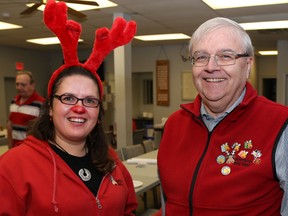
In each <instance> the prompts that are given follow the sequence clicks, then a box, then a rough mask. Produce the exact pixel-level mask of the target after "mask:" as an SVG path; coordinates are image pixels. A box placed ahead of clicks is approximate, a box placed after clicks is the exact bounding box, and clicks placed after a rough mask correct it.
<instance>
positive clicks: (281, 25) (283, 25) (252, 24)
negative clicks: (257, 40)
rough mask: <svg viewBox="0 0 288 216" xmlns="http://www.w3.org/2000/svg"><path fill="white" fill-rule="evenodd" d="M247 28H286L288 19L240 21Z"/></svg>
mask: <svg viewBox="0 0 288 216" xmlns="http://www.w3.org/2000/svg"><path fill="white" fill-rule="evenodd" d="M239 24H240V25H241V26H242V27H243V28H244V29H245V30H260V29H285V28H288V20H280V21H267V22H250V23H239Z"/></svg>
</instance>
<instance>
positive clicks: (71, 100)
mask: <svg viewBox="0 0 288 216" xmlns="http://www.w3.org/2000/svg"><path fill="white" fill-rule="evenodd" d="M53 97H55V98H57V99H58V100H59V101H60V102H61V103H63V104H67V105H75V104H77V103H78V101H79V100H80V101H82V104H83V106H85V107H91V108H97V107H98V106H99V104H100V103H101V101H100V100H99V99H98V98H94V97H86V98H77V97H75V96H74V95H69V94H62V95H54V96H53Z"/></svg>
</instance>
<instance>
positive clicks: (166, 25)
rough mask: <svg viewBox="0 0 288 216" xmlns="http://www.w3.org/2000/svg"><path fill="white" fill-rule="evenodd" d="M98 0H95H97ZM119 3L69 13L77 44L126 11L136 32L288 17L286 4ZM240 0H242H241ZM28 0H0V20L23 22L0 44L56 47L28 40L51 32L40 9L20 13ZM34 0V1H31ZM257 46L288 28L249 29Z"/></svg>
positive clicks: (2, 34) (286, 34) (1, 36)
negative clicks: (231, 6)
mask: <svg viewBox="0 0 288 216" xmlns="http://www.w3.org/2000/svg"><path fill="white" fill-rule="evenodd" d="M96 1H97V0H96ZM112 1H113V2H115V3H117V4H118V5H119V6H118V7H113V8H106V9H102V10H91V11H84V12H83V13H85V14H86V15H87V17H86V18H85V19H82V20H81V19H77V18H75V17H72V16H69V19H74V20H75V21H77V22H79V23H81V25H82V34H81V38H82V39H84V40H85V41H84V42H83V43H80V44H79V48H89V49H90V48H91V46H92V44H93V41H94V32H95V29H96V28H99V27H103V26H106V27H109V28H110V27H111V24H112V20H113V14H115V13H125V14H129V15H130V16H131V18H132V19H133V20H135V21H136V22H137V24H138V30H137V35H143V34H162V33H184V34H187V35H191V34H192V33H193V31H194V30H195V29H196V28H197V27H198V26H199V25H200V24H201V23H202V22H204V21H206V20H207V19H210V18H213V17H216V16H223V17H228V18H231V19H233V20H235V21H236V22H251V21H269V20H279V19H281V20H283V19H288V13H287V11H288V4H281V5H272V6H260V7H250V8H237V9H223V10H217V11H216V10H212V9H211V8H210V7H208V6H207V5H206V4H205V3H203V2H202V1H201V0H112ZM240 1H241V0H240ZM26 2H27V0H0V21H4V22H9V23H13V24H17V25H23V26H24V28H22V29H14V30H5V31H3V30H2V31H0V45H7V46H14V47H22V48H27V49H37V50H55V49H59V48H60V46H59V45H53V46H39V45H34V44H30V43H27V42H26V41H25V40H26V39H31V38H35V37H51V36H53V35H52V33H51V32H50V31H49V30H48V29H47V28H46V26H45V25H44V23H43V21H42V12H41V11H36V12H35V13H33V14H31V15H28V16H27V15H26V16H23V15H20V13H21V12H22V11H24V10H25V9H26V8H27V7H26V5H25V4H26ZM34 2H37V0H36V1H34ZM249 34H250V35H251V37H252V40H253V43H254V46H255V49H256V50H264V49H266V50H267V49H277V40H288V30H287V29H282V30H277V31H262V32H259V31H249ZM132 43H133V46H149V45H164V44H173V43H183V44H185V43H188V41H187V40H182V41H166V42H141V41H138V40H136V39H135V40H133V42H132Z"/></svg>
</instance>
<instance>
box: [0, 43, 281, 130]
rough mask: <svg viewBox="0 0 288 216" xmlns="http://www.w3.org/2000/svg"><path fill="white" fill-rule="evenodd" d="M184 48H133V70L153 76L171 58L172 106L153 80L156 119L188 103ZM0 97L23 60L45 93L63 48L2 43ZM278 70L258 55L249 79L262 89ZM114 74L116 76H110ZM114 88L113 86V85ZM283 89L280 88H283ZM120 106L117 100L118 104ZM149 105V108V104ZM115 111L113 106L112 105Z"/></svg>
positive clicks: (1, 118)
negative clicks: (159, 100) (159, 96)
mask: <svg viewBox="0 0 288 216" xmlns="http://www.w3.org/2000/svg"><path fill="white" fill-rule="evenodd" d="M182 48H183V44H179V45H170V46H163V47H160V46H150V47H134V48H132V72H145V71H147V72H152V73H153V79H154V80H155V69H156V61H157V60H167V59H168V60H169V64H170V72H169V79H170V82H169V89H170V105H169V106H156V105H155V104H156V100H155V99H156V93H155V89H156V84H155V82H154V84H153V85H154V87H153V89H154V106H153V108H152V109H151V111H152V112H153V114H154V119H155V121H154V122H155V123H160V122H161V118H162V117H167V116H169V115H170V114H171V113H173V112H174V111H176V110H178V109H179V107H180V104H181V103H187V102H188V101H183V100H182V99H181V85H182V84H181V74H182V72H183V71H191V64H190V62H188V61H187V62H183V61H182V58H181V57H180V50H181V49H182ZM0 50H1V52H0V59H1V68H0V98H1V99H2V98H4V97H5V89H4V83H3V82H4V81H3V80H4V77H14V76H15V69H14V68H15V62H17V61H20V62H24V64H25V68H26V69H27V70H31V71H32V72H33V73H34V75H35V79H36V81H37V86H36V88H37V90H38V91H39V93H40V94H42V95H44V96H45V95H46V87H47V83H48V80H49V77H50V75H51V72H52V71H54V70H55V69H56V68H58V67H59V66H60V65H61V64H62V52H60V51H59V52H53V53H47V52H41V51H31V50H25V49H17V48H12V47H2V46H0ZM90 52H91V51H90V50H89V51H79V59H87V58H88V57H89V55H90ZM276 71H277V57H275V56H269V57H259V56H257V57H256V61H255V65H254V68H253V71H252V73H251V76H250V79H249V80H250V82H251V83H252V84H253V86H255V88H256V89H258V90H259V92H260V93H261V92H262V90H261V87H262V86H261V78H263V77H276ZM105 72H106V73H107V75H108V74H113V73H114V60H113V53H111V54H110V55H109V56H108V57H107V58H106V59H105ZM109 77H113V76H109ZM112 89H113V87H112ZM284 90H285V89H282V90H281V91H284ZM131 91H132V90H131ZM115 106H117V104H115ZM141 106H142V105H140V106H139V108H138V109H139V111H136V110H135V111H133V112H135V113H139V112H142V109H144V108H143V107H141ZM5 109H6V108H5V102H4V101H3V99H2V100H1V104H0V110H1V112H0V125H4V124H5V122H6V120H7V116H6V114H5V112H3V111H6V110H5ZM149 109H150V108H149ZM112 112H113V109H112ZM106 115H109V117H112V118H107V119H109V121H111V122H108V123H107V125H109V124H113V122H112V121H113V114H112V113H109V112H108V113H106Z"/></svg>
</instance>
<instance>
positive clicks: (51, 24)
mask: <svg viewBox="0 0 288 216" xmlns="http://www.w3.org/2000/svg"><path fill="white" fill-rule="evenodd" d="M67 10H68V9H67V5H66V4H65V3H64V2H55V0H49V1H48V3H47V4H46V7H45V10H44V22H45V24H46V26H47V27H48V28H49V29H50V30H51V31H52V32H53V33H54V34H55V35H56V36H57V37H58V38H59V40H60V42H61V47H62V52H63V57H64V65H62V66H61V67H60V68H58V69H57V70H56V71H55V72H54V73H53V74H52V76H51V78H50V80H49V83H48V96H50V95H51V90H52V86H53V83H54V81H55V79H56V78H57V77H58V75H59V73H61V72H62V71H63V70H64V69H65V68H69V67H71V66H82V67H84V68H86V69H87V70H89V71H90V72H91V73H92V74H93V75H94V76H95V77H96V79H97V81H98V84H99V91H100V96H101V97H102V96H103V93H104V92H103V86H102V82H101V79H100V78H99V76H98V74H97V69H98V68H99V66H100V65H101V63H102V61H103V60H104V59H105V57H106V56H107V55H108V54H109V53H110V52H111V51H112V50H113V49H115V48H116V47H118V46H122V45H125V44H127V43H129V42H130V41H131V40H132V39H133V37H134V35H135V34H136V22H135V21H129V22H127V21H126V20H124V19H123V18H121V17H117V18H116V19H115V21H114V23H113V25H112V28H111V30H109V29H108V28H105V27H103V28H99V29H97V30H96V33H95V41H94V46H93V50H92V53H91V55H90V57H89V58H88V59H87V61H86V62H85V63H84V64H82V63H80V62H79V60H78V56H77V47H78V40H79V38H80V34H81V31H82V28H81V25H80V24H79V23H77V22H75V21H73V20H68V19H67V18H68V17H67Z"/></svg>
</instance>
